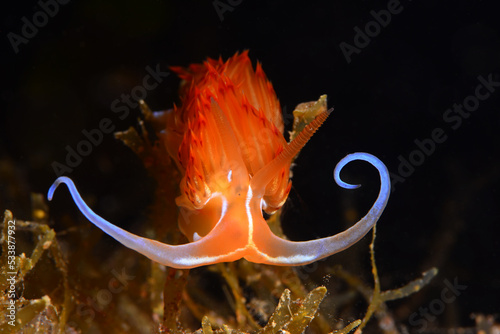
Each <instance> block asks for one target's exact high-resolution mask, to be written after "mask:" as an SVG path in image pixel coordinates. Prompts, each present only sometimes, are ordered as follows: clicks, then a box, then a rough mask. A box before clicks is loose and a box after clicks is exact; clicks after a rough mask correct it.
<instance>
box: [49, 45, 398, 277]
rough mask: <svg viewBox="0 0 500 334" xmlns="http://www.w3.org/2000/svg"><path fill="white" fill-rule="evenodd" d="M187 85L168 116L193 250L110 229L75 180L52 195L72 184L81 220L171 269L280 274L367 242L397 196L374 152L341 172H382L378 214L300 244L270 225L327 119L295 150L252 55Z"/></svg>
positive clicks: (198, 68) (183, 220) (211, 67)
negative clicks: (236, 268)
mask: <svg viewBox="0 0 500 334" xmlns="http://www.w3.org/2000/svg"><path fill="white" fill-rule="evenodd" d="M172 71H174V72H176V73H177V74H178V75H179V77H180V78H182V79H183V80H184V84H183V85H182V86H181V92H180V95H181V106H180V107H174V109H172V110H169V111H168V112H167V115H166V124H165V133H164V134H163V137H162V139H161V140H164V141H165V146H166V147H167V150H168V153H169V155H170V156H171V158H172V159H173V160H174V161H175V163H176V165H177V167H178V168H179V170H180V171H181V173H182V180H181V184H180V196H178V197H177V199H176V204H177V206H178V207H179V210H180V214H179V219H178V225H179V228H180V230H181V231H182V233H184V235H186V237H187V238H188V239H189V242H188V243H186V244H182V245H168V244H164V243H161V242H159V241H155V240H151V239H147V238H143V237H140V236H137V235H135V234H132V233H129V232H127V231H125V230H123V229H121V228H119V227H117V226H115V225H113V224H111V223H110V222H108V221H106V220H104V219H103V218H101V217H100V216H98V215H97V214H96V213H94V211H92V210H91V209H90V208H89V207H88V206H87V204H86V203H85V202H84V201H83V199H82V197H81V196H80V194H79V193H78V190H77V189H76V187H75V185H74V183H73V181H72V180H71V179H69V178H68V177H65V176H62V177H59V178H58V179H57V180H56V181H55V182H54V184H53V185H52V186H51V187H50V189H49V192H48V198H49V200H51V199H52V196H53V194H54V191H55V189H56V188H57V186H58V185H59V184H61V183H65V184H66V185H67V187H68V188H69V191H70V193H71V195H72V197H73V199H74V201H75V203H76V205H77V206H78V208H79V209H80V211H81V212H82V213H83V214H84V215H85V216H86V217H87V219H89V220H90V221H91V222H92V223H94V224H95V225H96V226H97V227H99V228H100V229H102V230H103V231H104V232H106V233H107V234H109V235H110V236H112V237H113V238H115V239H116V240H117V241H119V242H120V243H122V244H123V245H125V246H127V247H129V248H132V249H134V250H136V251H137V252H139V253H141V254H143V255H145V256H147V257H148V258H150V259H151V260H153V261H156V262H158V263H160V264H163V265H165V266H169V267H175V268H193V267H198V266H204V265H209V264H214V263H218V262H230V261H235V260H238V259H241V258H245V259H246V260H248V261H252V262H255V263H263V264H270V265H279V266H298V265H305V264H308V263H311V262H314V261H317V260H319V259H322V258H325V257H327V256H330V255H332V254H335V253H337V252H340V251H342V250H344V249H346V248H348V247H350V246H351V245H353V244H355V243H356V242H357V241H358V240H360V239H361V238H362V237H363V236H364V235H365V234H366V233H368V231H370V229H371V228H372V227H373V226H374V225H375V223H376V222H377V220H378V219H379V217H380V215H381V214H382V211H383V210H384V208H385V206H386V204H387V201H388V198H389V193H390V178H389V173H388V171H387V168H386V167H385V165H384V164H383V163H382V162H381V161H380V160H379V159H378V158H376V157H375V156H373V155H371V154H368V153H354V154H350V155H347V156H346V157H345V158H344V159H342V160H341V161H340V162H339V163H338V164H337V166H336V167H335V170H334V179H335V181H336V182H337V184H338V185H340V186H341V187H344V188H348V189H353V188H356V187H358V185H352V184H348V183H345V182H343V181H342V180H341V179H340V175H339V174H340V171H341V169H342V168H343V167H344V166H345V165H346V164H348V163H349V162H351V161H353V160H363V161H366V162H368V163H370V164H372V165H373V166H374V167H375V168H377V170H378V172H379V175H380V181H381V185H380V191H379V194H378V197H377V199H376V201H375V203H374V204H373V206H372V208H371V209H370V210H369V212H368V213H367V214H366V215H365V216H364V217H363V218H362V219H361V220H360V221H358V222H357V223H356V224H355V225H353V226H352V227H350V228H349V229H347V230H346V231H344V232H341V233H339V234H336V235H334V236H331V237H326V238H321V239H316V240H311V241H301V242H294V241H289V240H285V239H283V238H280V237H278V236H276V235H275V234H273V232H272V231H271V229H270V228H269V226H268V224H267V223H266V220H265V219H264V217H263V212H262V211H265V212H267V213H269V214H272V213H273V212H275V211H276V210H278V209H279V208H280V207H281V206H282V205H283V203H284V202H285V200H286V199H287V196H288V193H289V191H290V187H291V181H290V166H291V163H292V160H293V158H294V157H295V156H296V155H297V153H298V152H299V151H300V149H301V148H302V147H303V146H304V145H305V144H306V142H307V141H308V140H309V138H311V136H312V135H313V134H314V132H315V131H316V130H317V129H318V128H319V127H320V126H321V124H322V123H323V122H324V121H325V120H326V118H327V117H328V115H329V114H330V112H331V110H326V108H325V110H323V111H322V112H321V113H319V114H318V115H317V116H316V118H315V119H314V120H313V121H311V122H310V123H309V124H307V125H306V126H305V127H304V129H303V130H302V131H300V133H298V134H297V135H296V136H295V137H294V138H293V140H291V141H290V142H289V143H287V142H286V140H285V138H284V136H283V130H284V125H283V118H282V115H281V108H280V105H279V102H278V99H277V97H276V94H275V92H274V89H273V87H272V85H271V83H270V82H269V81H268V80H267V78H266V76H265V74H264V72H263V70H262V67H261V65H260V63H258V64H257V66H256V68H255V70H254V68H253V66H252V63H251V61H250V59H249V57H248V55H247V52H243V53H241V54H238V53H237V54H236V55H234V56H233V57H231V58H230V59H229V60H227V61H226V62H223V61H222V60H221V59H219V60H214V59H208V60H206V61H205V62H204V63H203V64H194V65H190V66H189V67H188V68H180V67H173V68H172Z"/></svg>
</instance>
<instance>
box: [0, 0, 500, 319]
mask: <svg viewBox="0 0 500 334" xmlns="http://www.w3.org/2000/svg"><path fill="white" fill-rule="evenodd" d="M221 3H224V4H226V5H227V6H229V8H231V10H227V11H225V12H223V13H220V15H219V14H218V12H217V10H216V8H215V6H214V3H213V2H212V1H197V2H195V1H190V2H180V1H177V2H172V1H154V0H150V1H143V2H141V3H140V4H139V3H138V2H134V1H107V2H104V1H98V0H91V1H86V2H77V1H70V2H68V3H67V4H59V8H58V12H57V13H56V14H55V15H54V17H51V18H49V19H48V22H47V23H46V24H44V25H43V26H41V27H39V28H38V32H37V33H36V34H35V35H34V36H33V37H31V38H29V39H28V42H27V43H26V44H20V45H19V46H18V48H19V50H18V52H17V53H16V52H15V51H14V48H13V47H12V43H11V42H10V41H9V39H8V34H9V33H11V32H12V33H15V34H18V35H21V34H22V32H21V30H22V29H23V25H24V24H25V23H24V22H23V20H22V18H23V17H26V18H27V19H28V21H30V22H33V15H34V14H35V13H37V12H39V11H40V10H41V7H40V5H39V4H38V3H37V2H35V1H24V2H22V3H19V2H18V3H16V4H15V5H14V4H12V5H11V6H10V7H9V8H8V9H6V8H4V9H3V10H2V14H1V18H2V19H1V35H2V44H1V55H2V63H1V65H0V68H1V72H0V73H1V85H2V86H1V91H0V93H1V94H0V98H1V101H0V103H1V104H0V110H1V113H0V140H1V145H0V182H1V183H0V196H1V197H0V208H1V209H2V210H4V209H11V210H12V211H13V212H14V214H15V216H16V217H18V218H19V219H29V218H30V210H29V207H30V203H29V200H30V197H29V194H30V193H31V192H39V193H46V191H47V189H48V188H49V186H50V185H51V183H52V182H53V181H54V179H55V178H56V174H55V173H54V171H53V168H52V167H51V165H52V163H53V162H54V161H57V162H60V163H64V161H65V157H66V154H67V151H66V146H67V145H69V146H70V147H72V148H75V147H76V145H77V144H78V143H79V142H80V141H82V140H84V139H85V137H84V136H83V134H82V131H83V130H84V129H87V130H91V129H94V128H97V127H98V125H99V122H100V120H101V119H103V118H105V117H107V118H110V119H111V120H112V121H113V124H114V125H115V126H116V129H117V130H125V129H127V128H128V127H129V126H131V125H135V124H136V121H137V117H139V115H140V111H139V109H138V108H134V109H131V111H130V114H129V116H128V117H126V118H125V119H123V120H121V119H120V118H118V117H117V114H115V113H113V112H112V110H111V104H112V102H113V101H114V100H115V99H117V98H119V97H120V95H121V94H122V93H126V94H130V92H131V89H132V88H134V87H135V86H137V85H140V84H142V79H143V78H144V76H145V75H146V74H147V71H146V69H145V68H146V66H150V67H152V68H155V67H156V66H157V64H159V66H160V68H161V69H162V70H165V71H166V70H167V68H168V66H172V65H184V66H186V65H188V64H190V63H192V62H201V61H202V60H204V59H205V58H206V57H219V56H222V57H223V58H227V57H229V56H231V55H233V54H234V53H235V52H236V51H242V50H245V49H249V50H250V57H251V58H252V60H253V61H254V62H256V60H259V61H260V62H262V64H263V68H264V71H265V72H266V74H267V76H268V78H269V79H270V80H271V81H272V83H273V85H274V88H275V90H276V93H277V95H278V98H279V99H280V102H281V105H282V108H283V109H284V111H286V112H287V113H288V115H289V114H290V113H291V112H292V111H293V108H294V107H295V105H297V104H298V103H301V102H305V101H311V100H316V99H317V98H318V97H319V96H320V95H321V94H328V101H329V106H334V107H335V111H334V112H333V114H332V115H331V116H330V119H329V120H328V121H327V122H326V124H325V125H324V126H323V127H322V128H321V129H320V131H319V132H318V133H317V134H316V135H315V136H314V138H313V139H312V140H311V142H310V143H309V144H308V145H307V146H306V148H305V149H304V150H303V151H302V152H301V154H300V157H299V159H298V160H297V161H296V163H297V166H296V167H295V168H294V178H293V181H294V183H293V184H294V187H293V190H292V193H291V195H290V200H289V202H287V204H286V205H285V210H284V216H283V226H284V229H285V232H286V233H287V235H288V236H289V237H290V238H291V239H295V240H302V239H310V238H315V237H319V236H327V235H330V234H333V233H336V232H338V231H341V230H343V229H344V228H345V227H347V226H349V225H350V224H352V222H353V219H352V218H349V217H350V216H349V215H346V214H345V212H347V211H346V210H348V209H353V210H354V212H355V213H356V215H355V217H354V218H357V217H359V216H362V215H363V214H364V213H365V212H366V211H367V210H368V209H369V207H370V205H371V203H372V202H373V200H374V199H375V197H376V194H377V192H378V179H377V174H376V172H375V171H374V170H373V168H371V167H370V166H367V165H365V164H362V163H359V164H358V163H353V164H352V166H351V165H350V166H348V167H347V168H346V170H345V174H343V176H344V177H345V179H346V180H349V181H350V182H359V183H363V184H364V185H365V186H364V187H362V188H361V189H358V190H357V191H349V190H343V189H341V188H339V187H338V186H336V185H335V183H334V181H333V177H332V171H333V168H334V166H335V164H336V163H337V162H338V161H339V160H340V159H341V158H342V157H344V156H345V155H346V154H348V153H351V152H356V151H362V152H370V153H372V154H374V155H376V156H378V157H379V158H380V159H381V160H383V161H384V163H386V165H387V167H388V168H389V170H390V172H391V173H394V174H398V168H399V167H400V164H401V159H408V158H409V156H410V155H411V154H413V155H415V154H418V153H415V152H416V150H418V146H417V145H416V144H415V140H421V141H422V140H424V139H428V138H430V137H431V133H432V131H433V130H435V129H437V128H441V129H443V131H444V133H445V135H446V140H445V141H444V142H443V143H437V144H436V145H435V150H434V151H433V152H432V153H430V154H429V155H425V157H424V161H423V162H422V163H421V165H419V166H417V167H415V169H414V171H413V172H411V173H409V175H407V177H406V178H405V181H404V182H403V183H397V184H395V187H394V191H393V193H392V195H391V199H390V201H389V204H388V206H387V209H386V211H385V212H384V214H383V216H382V219H381V220H380V223H379V225H378V230H377V231H378V239H377V260H378V265H379V271H380V274H381V277H382V287H383V288H394V287H397V286H401V285H403V284H405V283H406V282H408V281H409V280H411V279H414V278H417V277H418V276H419V275H420V273H421V272H422V271H424V270H427V269H429V268H430V267H432V266H437V267H439V269H440V274H439V275H438V277H437V278H435V279H434V281H433V282H432V284H431V286H430V287H428V288H426V289H427V290H426V292H425V293H423V294H422V297H420V298H414V299H413V302H412V303H408V304H405V305H407V306H405V307H406V308H407V309H406V311H405V312H407V314H411V313H412V312H415V311H417V310H418V308H419V307H428V306H429V304H430V303H431V302H432V301H433V300H435V299H436V298H437V299H439V298H440V293H441V291H442V290H443V288H444V287H445V283H444V282H445V280H448V281H453V280H458V282H459V283H460V284H463V285H466V286H467V288H466V289H465V290H464V291H463V292H462V293H461V295H460V296H458V297H457V299H456V300H455V301H454V302H453V303H452V304H450V305H446V310H445V311H444V314H443V315H441V316H440V317H441V323H443V324H444V325H446V323H447V322H446V321H447V320H446V319H444V320H443V318H444V317H446V314H448V312H449V310H450V309H453V310H454V311H455V314H459V315H460V318H459V319H455V322H452V324H455V325H456V324H460V325H462V326H469V325H471V324H472V323H473V321H472V320H471V318H470V315H471V314H473V313H486V314H498V310H499V302H498V300H500V266H499V261H500V250H499V245H500V242H499V230H500V229H499V227H498V226H499V220H500V209H499V205H498V204H499V200H500V194H499V192H498V184H499V177H500V159H499V154H498V153H499V150H498V144H499V143H500V131H499V125H500V116H499V112H498V111H499V109H498V107H499V105H500V103H499V96H500V87H497V88H496V91H495V92H494V93H492V94H491V96H490V97H489V98H487V99H486V100H485V101H481V102H480V104H479V107H478V108H477V110H475V111H473V112H471V115H470V117H468V118H467V119H463V120H462V123H461V125H460V126H459V127H458V128H457V129H452V128H451V125H452V124H453V123H447V122H445V120H444V119H443V115H444V114H445V112H446V110H447V109H449V108H452V107H453V105H454V104H461V103H463V101H464V99H466V98H467V97H469V96H473V95H474V93H475V88H476V86H477V85H478V84H479V83H480V82H479V80H478V76H483V77H484V78H488V76H489V75H490V76H491V77H492V79H493V80H494V81H496V82H499V81H500V36H499V35H498V33H499V29H498V13H499V9H498V5H494V3H495V2H488V1H472V0H459V1H434V0H432V1H431V0H420V1H409V0H402V1H401V3H400V6H399V7H398V8H402V9H401V11H400V12H399V13H398V14H394V15H392V17H391V21H390V23H389V24H388V25H387V26H386V27H382V28H381V29H380V32H378V33H376V34H375V33H374V35H375V36H374V37H371V38H370V41H369V43H367V45H366V46H365V47H363V48H360V50H359V53H354V54H352V55H351V61H350V62H348V61H347V60H346V57H345V56H344V54H343V52H342V50H341V48H340V46H339V45H340V44H341V43H342V42H345V43H348V44H350V45H354V44H355V43H354V38H355V34H356V31H355V30H354V28H355V27H358V28H359V29H361V30H364V29H365V26H366V24H367V23H369V22H372V21H374V17H373V16H372V14H371V13H370V12H371V11H372V10H374V11H376V12H379V11H380V10H383V9H387V6H388V4H389V3H392V1H351V0H340V1H337V0H336V1H318V2H312V1H309V2H289V1H268V2H264V1H248V0H246V1H232V2H229V1H225V0H221ZM491 3H493V4H491ZM219 10H220V11H223V9H219ZM178 84H179V80H178V79H177V78H176V77H175V76H174V75H169V76H168V77H167V78H165V80H163V82H162V83H161V84H160V85H159V86H158V87H157V88H156V89H154V90H152V91H150V92H148V95H147V97H146V101H147V103H148V104H149V105H150V107H151V108H152V109H154V110H161V109H167V108H170V107H171V106H172V105H173V103H174V102H176V101H178V100H177V97H176V96H177V88H178ZM290 127H291V123H290V122H288V124H287V130H290ZM67 175H68V176H70V177H71V178H72V179H73V180H74V181H75V183H76V184H77V186H78V187H79V189H80V190H81V192H82V193H83V194H85V195H86V196H92V198H94V201H93V202H92V203H91V206H92V207H93V208H94V209H95V211H96V212H98V213H99V214H101V215H102V216H103V217H105V218H107V219H109V220H111V221H112V222H114V223H116V224H117V225H119V226H124V227H126V228H130V229H132V230H133V229H134V226H137V225H138V224H141V223H144V221H145V213H144V212H145V209H146V208H147V205H148V203H150V202H151V198H152V194H153V193H152V192H153V187H154V186H153V184H152V182H151V181H150V180H149V179H148V178H147V175H146V172H145V171H144V168H143V167H142V164H141V162H140V161H139V159H138V158H136V157H135V155H134V154H133V153H132V152H131V151H130V150H129V149H128V148H127V147H125V146H124V145H123V144H122V143H120V142H118V141H117V140H115V139H114V137H113V136H112V135H111V134H106V135H104V138H103V142H102V144H100V145H98V146H96V147H94V148H93V150H92V152H91V154H90V155H88V156H87V157H84V158H83V161H82V163H81V164H79V165H78V166H77V167H76V168H74V170H73V171H72V172H71V173H67ZM54 211H59V212H66V213H68V212H69V213H72V214H73V215H74V216H75V217H79V213H78V212H77V210H76V208H75V206H74V204H73V203H72V201H71V200H70V199H69V195H68V194H67V192H66V193H65V192H64V191H61V192H59V193H57V194H56V200H55V202H54V204H51V212H54ZM54 214H55V215H57V214H56V213H54ZM79 219H80V220H83V219H81V217H80V218H79ZM82 224H86V222H83V223H82ZM54 228H55V229H56V230H57V225H55V226H54ZM366 239H367V238H366ZM104 240H105V241H106V242H109V243H114V241H111V239H104ZM366 241H367V240H365V243H364V244H363V243H362V244H361V245H360V246H356V247H357V251H358V252H364V253H365V254H366V259H365V260H366V263H363V264H362V265H363V266H365V267H366V268H365V274H366V272H367V268H369V267H368V262H367V261H368V255H367V250H366V249H367V248H366ZM355 251H356V250H355ZM349 252H353V251H352V250H349V251H347V252H344V253H341V254H338V255H335V256H334V257H332V259H331V262H330V263H332V264H333V263H336V262H342V261H344V262H345V261H346V260H343V256H349ZM344 254H346V255H344ZM366 280H367V281H368V282H369V280H370V278H369V276H367V277H366ZM397 306H398V304H397V303H394V307H397ZM410 326H411V324H410Z"/></svg>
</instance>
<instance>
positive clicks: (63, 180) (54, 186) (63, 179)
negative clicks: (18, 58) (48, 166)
mask: <svg viewBox="0 0 500 334" xmlns="http://www.w3.org/2000/svg"><path fill="white" fill-rule="evenodd" d="M66 180H69V179H68V178H67V177H66V176H60V177H58V178H57V179H56V180H55V181H54V183H52V185H51V186H50V188H49V191H48V192H47V199H48V200H49V201H52V197H53V196H54V191H56V189H57V187H58V186H59V185H60V184H61V183H66ZM70 181H71V180H70Z"/></svg>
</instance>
